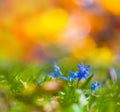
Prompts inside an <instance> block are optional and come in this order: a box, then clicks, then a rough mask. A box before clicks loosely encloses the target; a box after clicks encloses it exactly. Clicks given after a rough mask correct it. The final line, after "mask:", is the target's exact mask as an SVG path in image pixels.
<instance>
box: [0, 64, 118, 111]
mask: <svg viewBox="0 0 120 112" xmlns="http://www.w3.org/2000/svg"><path fill="white" fill-rule="evenodd" d="M51 68H52V67H51V65H49V64H47V65H37V64H34V65H32V64H29V65H22V64H21V65H18V64H16V65H11V66H7V67H5V66H4V67H3V66H1V67H0V104H2V105H0V112H120V88H119V85H118V84H116V83H115V82H112V80H109V79H107V80H105V81H104V83H102V84H101V87H100V89H99V90H98V91H97V92H95V93H92V92H91V90H90V85H91V80H94V79H93V78H94V75H91V76H90V77H89V78H88V80H87V81H80V82H78V81H76V82H67V81H60V80H59V79H58V80H56V79H52V78H51V77H50V76H49V73H50V71H51ZM66 69H67V68H66ZM66 69H63V73H66V71H67V70H66ZM73 69H74V68H73ZM65 75H67V73H66V74H65ZM50 84H53V87H54V88H51V86H50ZM55 84H56V85H55ZM46 87H48V88H49V87H50V88H49V90H48V89H47V88H46ZM56 87H57V89H56Z"/></svg>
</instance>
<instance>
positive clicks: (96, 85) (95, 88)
mask: <svg viewBox="0 0 120 112" xmlns="http://www.w3.org/2000/svg"><path fill="white" fill-rule="evenodd" d="M99 86H100V82H97V81H96V82H93V83H92V84H91V90H92V92H96V91H97V90H98V89H99Z"/></svg>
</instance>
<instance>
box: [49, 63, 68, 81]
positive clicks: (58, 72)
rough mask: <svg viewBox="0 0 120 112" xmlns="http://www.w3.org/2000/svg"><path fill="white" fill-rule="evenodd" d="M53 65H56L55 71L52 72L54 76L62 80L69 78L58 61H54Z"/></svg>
mask: <svg viewBox="0 0 120 112" xmlns="http://www.w3.org/2000/svg"><path fill="white" fill-rule="evenodd" d="M53 65H54V71H53V72H52V73H50V75H51V76H52V77H53V78H61V79H62V80H67V77H65V76H63V74H62V71H61V69H60V67H59V66H58V65H57V63H56V62H54V63H53Z"/></svg>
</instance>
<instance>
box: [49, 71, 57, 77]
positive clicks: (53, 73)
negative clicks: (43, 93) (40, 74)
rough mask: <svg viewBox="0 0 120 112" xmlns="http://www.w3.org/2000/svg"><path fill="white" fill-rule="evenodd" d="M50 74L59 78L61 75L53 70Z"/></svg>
mask: <svg viewBox="0 0 120 112" xmlns="http://www.w3.org/2000/svg"><path fill="white" fill-rule="evenodd" d="M50 75H51V76H52V77H54V78H58V77H59V75H58V74H57V73H56V72H51V73H50Z"/></svg>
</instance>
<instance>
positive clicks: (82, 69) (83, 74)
mask: <svg viewBox="0 0 120 112" xmlns="http://www.w3.org/2000/svg"><path fill="white" fill-rule="evenodd" d="M78 68H79V71H76V72H71V71H69V74H70V75H69V76H68V80H69V81H72V80H76V79H77V78H78V80H79V81H80V80H81V79H82V78H84V79H85V80H87V76H88V75H89V71H88V70H89V68H90V65H87V66H84V64H83V63H80V64H78Z"/></svg>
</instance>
